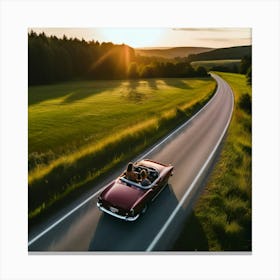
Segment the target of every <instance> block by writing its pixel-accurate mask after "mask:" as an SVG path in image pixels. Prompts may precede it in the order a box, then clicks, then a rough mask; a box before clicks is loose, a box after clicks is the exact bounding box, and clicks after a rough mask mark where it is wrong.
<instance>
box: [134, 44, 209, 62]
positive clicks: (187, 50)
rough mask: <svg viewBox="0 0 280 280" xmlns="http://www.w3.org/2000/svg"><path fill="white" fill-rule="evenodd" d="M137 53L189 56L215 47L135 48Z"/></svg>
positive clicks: (144, 54) (164, 56)
mask: <svg viewBox="0 0 280 280" xmlns="http://www.w3.org/2000/svg"><path fill="white" fill-rule="evenodd" d="M134 50H135V54H139V55H142V56H158V57H163V58H167V59H173V58H175V57H187V56H189V55H192V54H198V53H203V52H208V51H211V50H213V48H201V47H175V48H157V49H134Z"/></svg>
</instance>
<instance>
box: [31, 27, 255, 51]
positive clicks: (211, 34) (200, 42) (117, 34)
mask: <svg viewBox="0 0 280 280" xmlns="http://www.w3.org/2000/svg"><path fill="white" fill-rule="evenodd" d="M31 29H32V30H33V31H35V32H37V33H40V32H43V31H44V32H45V34H46V35H55V36H57V37H59V38H62V37H63V35H66V36H67V37H69V38H70V37H72V38H75V37H76V38H78V39H82V38H83V39H84V40H86V41H90V40H94V41H99V42H100V43H101V42H112V43H114V44H123V43H124V44H127V45H129V46H131V47H133V48H154V47H155V48H159V47H210V48H223V47H232V46H244V45H251V29H250V28H29V31H30V30H31Z"/></svg>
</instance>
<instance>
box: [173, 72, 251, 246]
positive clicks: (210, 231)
mask: <svg viewBox="0 0 280 280" xmlns="http://www.w3.org/2000/svg"><path fill="white" fill-rule="evenodd" d="M217 74H219V75H220V76H221V77H222V78H223V79H225V80H226V81H227V82H228V83H229V85H230V86H231V88H232V89H233V92H234V97H235V108H234V113H233V118H232V121H231V124H230V127H229V130H228V134H227V138H226V140H225V142H224V147H223V150H222V152H221V155H220V158H219V160H218V162H217V164H216V166H215V168H214V171H213V173H212V174H211V176H210V178H209V181H208V183H207V185H206V187H205V189H204V192H203V194H202V195H201V196H200V198H199V200H198V201H197V203H196V205H195V206H194V208H193V211H192V213H191V215H190V217H189V218H188V220H187V221H186V224H185V225H184V229H183V231H182V233H181V235H180V236H179V238H178V240H177V241H176V243H175V245H174V248H173V250H175V251H195V250H197V251H251V250H252V244H251V242H252V238H251V227H252V225H251V220H252V202H251V198H252V177H251V176H252V170H251V169H252V167H251V161H252V154H251V151H252V132H251V122H252V116H251V96H252V93H251V86H248V85H247V84H246V77H245V75H240V74H231V73H217Z"/></svg>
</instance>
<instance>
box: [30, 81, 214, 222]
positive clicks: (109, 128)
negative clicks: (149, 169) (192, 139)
mask: <svg viewBox="0 0 280 280" xmlns="http://www.w3.org/2000/svg"><path fill="white" fill-rule="evenodd" d="M215 86H216V83H215V81H214V80H212V79H210V78H206V79H177V78H174V79H147V80H110V81H107V80H106V81H105V80H104V81H77V82H67V83H61V84H55V85H47V86H32V87H29V90H28V150H29V151H28V208H29V219H30V220H31V219H33V218H35V217H36V216H38V215H39V214H42V213H43V212H45V210H47V209H49V208H51V206H54V205H57V202H58V201H61V200H63V199H64V198H66V197H69V195H70V194H71V193H72V194H73V193H74V191H75V190H78V189H80V190H81V189H83V188H85V187H88V185H89V184H90V185H91V187H92V184H93V183H94V182H95V181H97V180H99V179H100V178H102V176H103V177H104V176H105V175H106V174H107V173H108V172H109V171H110V170H111V169H113V168H114V167H116V166H117V165H118V164H121V163H124V162H127V161H129V160H131V159H132V158H133V157H134V156H136V155H137V154H138V153H140V152H141V151H143V150H144V149H146V148H147V147H149V146H150V145H152V144H153V143H155V142H156V141H158V140H159V139H160V138H162V137H163V136H164V135H166V134H167V133H168V132H169V131H171V130H172V129H174V128H175V127H176V126H178V125H179V124H180V123H182V122H183V121H186V120H187V119H188V118H189V117H190V116H191V115H193V114H194V113H195V112H196V111H197V110H198V109H199V108H201V107H202V106H203V104H205V103H206V102H207V100H209V98H210V97H211V95H212V94H213V93H214V89H215Z"/></svg>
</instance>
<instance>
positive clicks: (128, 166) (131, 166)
mask: <svg viewBox="0 0 280 280" xmlns="http://www.w3.org/2000/svg"><path fill="white" fill-rule="evenodd" d="M132 169H133V163H132V162H130V163H129V164H128V165H127V169H126V170H127V171H128V172H131V171H132Z"/></svg>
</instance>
